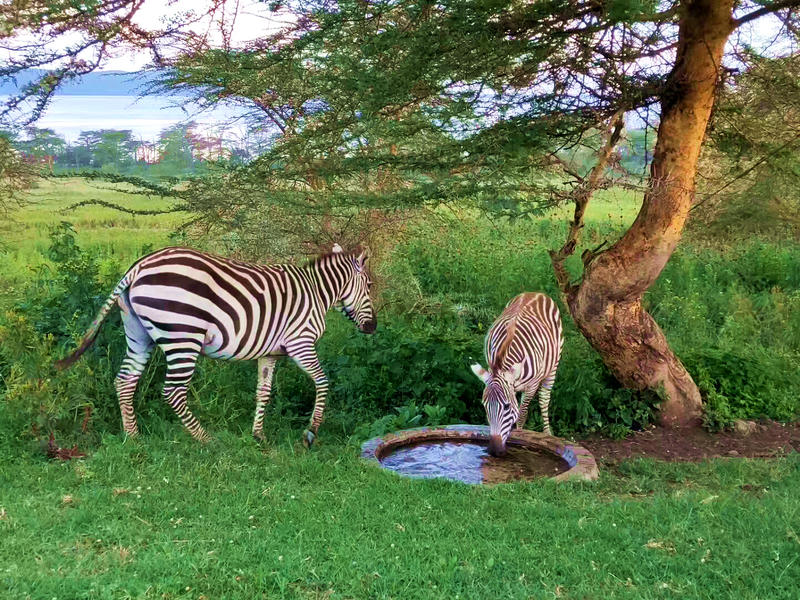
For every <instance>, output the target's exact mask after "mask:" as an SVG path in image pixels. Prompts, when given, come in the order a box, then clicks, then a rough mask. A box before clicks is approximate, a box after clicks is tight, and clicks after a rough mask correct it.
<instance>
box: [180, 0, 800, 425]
mask: <svg viewBox="0 0 800 600" xmlns="http://www.w3.org/2000/svg"><path fill="white" fill-rule="evenodd" d="M798 4H800V3H798V2H797V1H796V0H781V1H776V2H772V3H758V4H757V3H748V2H742V3H737V5H734V2H733V0H688V1H674V2H647V1H644V2H640V1H635V0H634V1H628V0H611V1H607V2H600V3H598V2H594V1H586V2H569V3H566V2H560V1H557V0H554V1H549V2H548V1H545V2H534V3H524V4H518V3H510V2H509V3H507V2H463V1H461V2H440V3H435V4H434V3H430V2H419V1H417V2H410V1H409V2H402V1H401V2H394V1H393V2H372V3H363V2H338V3H329V2H320V3H311V4H310V5H308V4H305V5H301V6H299V7H298V19H297V22H298V23H303V24H304V27H303V29H302V31H298V29H297V28H295V29H293V30H292V31H291V32H289V33H287V35H285V36H284V37H283V38H281V39H280V40H278V41H275V42H274V44H273V46H272V47H269V48H260V49H252V50H250V51H246V52H239V51H237V52H231V51H224V50H223V51H211V52H206V53H204V54H203V55H201V56H193V57H187V58H186V59H184V60H182V61H179V62H177V63H176V64H175V70H174V71H173V73H172V76H171V78H170V79H169V80H168V82H167V83H168V84H169V85H171V86H173V87H180V86H192V87H197V88H200V89H204V90H205V93H208V92H209V91H211V92H212V93H213V94H216V95H217V96H218V97H225V96H226V95H236V96H238V97H245V98H250V99H251V100H252V101H253V102H254V103H256V104H258V105H259V106H261V107H262V108H263V109H264V110H265V111H266V112H267V114H268V116H269V118H276V117H275V115H277V118H282V119H284V120H283V125H285V126H286V127H291V128H292V131H291V133H292V135H290V136H287V137H286V138H285V139H283V140H282V141H281V142H280V143H279V144H278V145H277V146H276V148H275V149H273V151H272V152H269V153H267V155H266V158H265V160H266V161H268V164H269V165H273V164H274V163H275V161H276V160H278V159H280V160H281V161H282V164H283V165H284V167H283V174H284V175H285V173H286V171H287V170H292V169H295V170H296V172H297V173H298V174H299V172H300V171H304V172H306V173H308V171H313V173H314V176H315V177H318V178H321V179H322V180H324V181H327V182H329V183H330V182H333V183H335V182H336V181H337V180H338V181H339V182H342V181H343V178H346V177H347V175H348V174H353V173H363V172H371V173H377V172H378V169H379V168H380V167H382V166H384V167H385V166H387V165H388V166H389V167H391V168H392V169H393V170H394V171H395V172H396V173H398V174H399V177H398V184H399V185H398V186H397V187H396V189H395V193H396V194H397V196H398V197H401V198H404V199H405V200H406V201H408V200H409V199H410V198H413V197H414V193H418V194H420V195H422V196H424V197H425V199H427V200H430V199H431V198H434V199H437V198H438V199H444V198H447V197H449V196H451V195H452V194H454V193H455V194H460V195H468V196H471V197H472V198H475V197H476V196H477V197H479V198H480V197H481V196H484V197H485V196H487V195H488V196H491V197H493V198H494V199H495V200H498V199H501V200H503V201H508V200H511V201H513V200H515V199H516V198H519V194H520V193H522V195H523V196H525V197H527V198H531V197H533V198H534V199H536V200H538V201H540V202H541V201H547V200H548V199H549V198H552V192H553V190H552V187H549V186H547V185H545V186H538V187H537V185H536V180H535V176H534V175H533V174H532V173H531V167H532V166H533V167H535V168H536V169H535V170H536V171H537V172H540V171H539V170H538V169H540V168H541V166H542V164H543V162H546V161H544V160H543V157H545V156H547V155H548V154H550V155H551V156H552V155H553V154H556V152H555V151H556V150H558V149H559V148H561V147H564V146H565V145H569V144H574V143H576V142H577V141H578V140H580V138H581V137H582V136H584V135H586V133H587V132H588V131H589V130H590V129H592V128H597V127H598V126H600V127H604V128H605V127H607V128H608V131H609V133H608V142H607V143H606V144H605V145H604V146H603V147H602V148H601V150H600V153H599V155H598V156H599V164H598V167H597V168H595V169H594V170H593V171H592V172H591V174H590V175H589V176H587V177H581V178H579V181H578V187H577V188H576V189H575V191H574V193H573V194H572V197H573V199H574V200H575V201H576V215H575V219H574V220H573V222H572V224H571V228H570V234H569V237H568V240H567V242H566V244H565V245H564V247H562V248H561V249H560V250H558V251H556V252H553V253H552V258H553V264H554V269H555V272H556V277H557V280H558V282H559V285H560V287H561V289H562V291H563V293H564V296H565V299H566V303H567V305H568V307H569V311H570V313H571V315H572V317H573V319H574V320H575V322H576V324H577V326H578V328H579V329H580V330H581V332H582V333H583V334H584V335H585V337H586V338H587V339H588V341H589V342H590V343H591V345H592V346H593V347H594V348H595V349H596V350H597V351H598V352H599V353H600V355H601V356H602V358H603V360H604V362H605V364H606V365H607V366H608V367H609V369H610V370H611V371H612V372H613V373H614V375H615V376H616V377H617V378H618V379H619V380H620V381H621V382H622V383H623V384H624V385H626V386H628V387H632V388H636V389H656V390H661V392H662V395H663V398H664V402H663V404H662V407H661V408H662V422H663V423H664V424H667V425H684V424H689V423H693V422H696V421H697V417H698V416H699V414H700V411H701V398H700V394H699V391H698V389H697V386H696V385H695V383H694V381H693V380H692V378H691V376H690V375H689V373H688V372H687V371H686V369H685V368H684V366H683V365H682V364H681V362H680V360H679V359H678V358H677V357H676V356H675V354H674V353H673V352H672V351H671V349H670V347H669V344H668V343H667V340H666V338H665V336H664V333H663V332H662V331H661V329H660V328H659V327H658V325H657V324H656V322H655V321H654V320H653V319H652V317H651V316H650V315H649V314H648V313H647V311H646V310H645V309H644V308H643V306H642V298H643V295H644V293H645V291H646V290H647V289H648V288H649V287H650V286H651V285H652V284H653V282H654V281H655V280H656V278H657V277H658V276H659V274H660V273H661V271H662V269H663V268H664V265H665V264H666V262H667V261H668V259H669V257H670V256H671V254H672V252H673V251H674V249H675V247H676V245H677V244H678V242H679V240H680V237H681V233H682V231H683V228H684V224H685V222H686V219H687V217H688V215H689V211H690V208H691V206H692V202H693V199H694V189H695V176H696V172H697V162H698V156H699V153H700V149H701V146H702V142H703V139H704V135H705V130H706V125H707V123H708V120H709V116H710V113H711V110H712V106H713V104H714V99H715V94H716V92H717V90H718V88H719V85H720V81H721V77H722V75H723V73H724V68H725V48H726V44H727V43H728V41H729V38H730V36H731V34H732V33H733V32H734V31H735V30H736V29H737V28H740V27H743V26H745V25H746V24H747V23H750V22H752V21H754V20H756V19H758V18H760V17H763V16H765V15H769V14H775V13H779V14H780V15H781V16H782V17H783V18H784V23H785V27H787V28H789V29H790V30H791V28H792V27H794V26H795V25H796V19H797V14H796V13H795V12H793V10H794V8H795V7H796V6H798ZM795 30H796V29H795ZM313 100H316V101H318V102H320V101H321V102H322V103H323V108H322V109H320V110H319V111H318V112H316V113H314V114H309V112H308V111H307V110H306V107H308V106H309V105H310V104H309V103H310V102H311V101H313ZM648 108H653V109H654V110H655V111H656V112H657V113H658V114H659V126H658V138H657V139H658V141H657V143H656V146H655V150H654V156H653V161H652V164H651V171H650V177H649V180H648V184H647V188H646V191H645V194H644V199H643V202H642V206H641V210H640V212H639V214H638V216H637V218H636V220H635V221H634V223H633V225H632V226H631V227H630V229H628V231H627V232H625V234H624V235H623V236H622V237H621V238H620V239H619V240H618V241H616V242H615V243H614V244H612V245H611V246H610V247H609V248H607V249H605V250H603V251H596V252H592V251H585V252H584V253H583V264H584V269H583V273H582V274H581V276H580V278H579V279H578V281H577V282H574V283H573V282H571V281H570V274H569V273H568V272H567V270H566V268H565V266H564V262H565V259H566V258H567V257H568V256H569V255H570V254H571V253H572V252H574V250H575V248H576V247H577V245H578V244H579V238H580V230H581V228H582V227H583V217H582V215H583V211H584V210H585V207H586V203H587V202H588V200H589V197H590V196H591V192H592V191H593V189H595V188H596V187H597V186H598V185H599V181H600V180H601V179H602V177H603V167H604V166H605V163H606V162H607V160H608V159H609V157H610V155H611V150H612V148H613V146H614V144H615V143H616V141H617V139H618V138H619V134H620V128H621V115H622V114H623V113H625V112H629V111H633V110H637V109H648ZM284 115H288V117H284ZM442 132H446V133H447V135H441V134H442ZM267 170H270V171H273V172H274V169H267ZM344 181H345V182H346V181H347V180H346V179H345V180H344ZM344 189H346V183H345V184H344ZM354 192H355V191H354V190H351V196H352V194H353V193H354ZM361 195H362V196H364V193H363V192H362V193H361ZM381 197H382V198H383V199H384V201H386V198H387V194H386V191H385V190H384V191H383V193H382V194H381ZM417 199H419V197H417ZM501 204H502V202H501Z"/></svg>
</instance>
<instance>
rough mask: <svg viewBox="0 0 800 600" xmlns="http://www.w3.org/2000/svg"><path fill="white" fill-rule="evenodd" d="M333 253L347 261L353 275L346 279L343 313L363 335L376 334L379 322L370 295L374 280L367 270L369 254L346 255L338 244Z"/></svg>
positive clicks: (364, 252)
mask: <svg viewBox="0 0 800 600" xmlns="http://www.w3.org/2000/svg"><path fill="white" fill-rule="evenodd" d="M333 251H334V253H336V254H340V255H341V256H342V257H343V258H344V259H345V260H346V261H347V262H346V266H347V269H348V271H351V273H352V275H351V276H350V277H349V278H347V279H346V281H345V285H344V288H343V289H342V296H341V301H342V312H343V313H344V315H345V316H346V317H347V318H348V319H350V320H351V321H353V322H354V323H355V324H356V326H357V327H358V329H359V330H360V331H362V332H363V333H375V328H376V327H377V326H378V320H377V318H376V317H375V308H374V307H373V306H372V298H371V297H370V295H369V293H370V287H371V286H372V279H370V276H369V270H368V269H367V259H369V254H368V253H367V251H366V250H361V251H360V252H359V251H358V250H356V251H355V252H352V253H347V254H345V253H344V252H342V250H341V247H340V246H339V245H338V244H336V245H335V246H334V249H333Z"/></svg>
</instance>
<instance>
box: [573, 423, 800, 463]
mask: <svg viewBox="0 0 800 600" xmlns="http://www.w3.org/2000/svg"><path fill="white" fill-rule="evenodd" d="M579 441H580V443H581V444H582V445H583V446H584V447H585V448H586V449H587V450H589V452H591V453H592V454H593V455H594V457H595V459H596V460H597V461H598V462H600V461H603V462H609V461H610V462H616V461H618V460H622V459H626V458H636V457H649V458H657V459H659V460H672V461H700V460H705V459H708V458H721V457H724V458H731V457H747V458H770V457H775V456H782V455H784V454H788V453H790V452H800V423H790V424H788V425H784V424H783V423H776V422H774V421H761V422H759V423H756V424H755V426H754V427H752V431H751V432H750V433H747V434H743V433H737V432H729V431H725V432H721V433H709V432H707V431H706V430H704V429H663V428H661V427H653V428H651V429H648V430H645V431H638V432H635V433H633V434H632V435H630V436H628V437H627V438H625V439H624V440H612V439H608V438H603V437H599V436H591V437H588V438H586V439H582V440H579Z"/></svg>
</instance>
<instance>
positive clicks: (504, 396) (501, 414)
mask: <svg viewBox="0 0 800 600" xmlns="http://www.w3.org/2000/svg"><path fill="white" fill-rule="evenodd" d="M521 369H522V365H515V366H514V367H513V368H512V369H505V370H494V369H493V370H492V371H487V370H486V369H484V368H483V367H482V366H480V365H479V364H478V363H475V364H473V365H472V372H473V373H475V375H477V376H478V378H479V379H480V380H481V381H483V383H484V384H485V385H486V387H485V388H484V390H483V406H484V408H485V409H486V418H487V420H488V421H489V434H490V436H491V437H490V438H489V454H491V455H492V456H503V455H504V454H505V453H506V442H507V441H508V436H509V435H511V430H512V429H514V425H515V424H516V422H517V419H518V418H519V404H518V403H517V393H516V391H515V390H514V383H515V382H516V380H517V379H518V378H519V375H520V371H521Z"/></svg>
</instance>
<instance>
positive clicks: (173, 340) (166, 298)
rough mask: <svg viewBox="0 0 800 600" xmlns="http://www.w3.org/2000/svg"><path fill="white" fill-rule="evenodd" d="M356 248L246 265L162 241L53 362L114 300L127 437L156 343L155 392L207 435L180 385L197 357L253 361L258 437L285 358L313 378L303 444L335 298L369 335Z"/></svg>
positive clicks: (366, 284) (314, 421) (320, 382)
mask: <svg viewBox="0 0 800 600" xmlns="http://www.w3.org/2000/svg"><path fill="white" fill-rule="evenodd" d="M366 261H367V254H366V252H363V251H362V252H359V251H355V252H348V253H345V252H342V251H341V248H339V247H338V245H337V246H335V247H334V251H333V252H331V253H330V254H326V255H324V256H321V257H319V258H317V259H316V260H314V261H312V262H310V263H309V264H308V265H306V266H304V267H296V266H293V265H269V266H265V265H256V264H250V263H245V262H240V261H235V260H231V259H227V258H223V257H221V256H215V255H213V254H207V253H204V252H198V251H196V250H191V249H188V248H165V249H163V250H159V251H158V252H155V253H153V254H150V255H149V256H146V257H144V258H142V259H140V260H139V261H138V262H137V263H135V264H134V265H133V266H132V267H131V268H130V270H128V272H127V273H126V274H125V276H124V277H123V278H122V280H121V281H120V282H119V284H118V285H117V286H116V288H115V289H114V291H113V292H112V294H111V296H109V298H108V300H107V301H106V303H105V305H104V306H103V308H102V309H101V310H100V313H99V314H98V316H97V318H96V319H95V320H94V322H93V323H92V326H91V327H90V329H89V331H88V332H87V334H86V336H85V337H84V339H83V342H82V344H81V346H80V347H79V348H78V350H76V351H75V353H73V354H72V355H70V356H69V357H67V358H65V359H63V360H61V361H58V363H56V366H58V367H59V368H63V367H67V366H69V365H70V364H72V363H73V362H75V360H77V359H78V357H79V356H80V355H81V354H82V353H83V352H84V351H85V350H86V349H87V348H88V347H89V346H90V345H91V344H92V342H93V341H94V338H95V337H96V336H97V332H98V331H99V329H100V325H101V324H102V322H103V320H104V319H105V317H106V315H107V314H108V312H109V311H110V310H111V308H112V307H113V306H114V303H115V302H116V303H117V304H119V306H120V308H121V310H122V321H123V325H124V327H125V335H126V338H127V341H128V351H127V356H126V358H125V359H124V361H123V363H122V367H121V369H120V371H119V374H118V375H117V380H116V387H117V393H118V396H119V403H120V409H121V411H122V422H123V426H124V429H125V431H126V432H127V433H128V434H129V435H132V436H133V435H137V434H138V427H137V425H136V417H135V414H134V411H133V403H132V399H133V394H134V391H135V389H136V384H137V383H138V381H139V377H140V376H141V374H142V372H143V371H144V368H145V365H146V364H147V361H148V359H149V357H150V354H151V353H152V351H153V348H154V347H155V346H156V345H158V346H159V347H160V348H161V349H162V350H163V351H164V354H165V355H166V358H167V374H166V381H165V384H164V397H165V399H166V401H167V402H168V403H169V404H170V405H171V406H172V408H173V409H174V410H175V412H176V413H177V414H178V416H180V418H181V420H182V421H183V423H184V425H185V426H186V427H187V429H189V431H190V432H191V434H192V435H193V436H194V437H195V438H197V439H200V440H205V439H207V438H208V435H207V434H206V432H205V430H204V429H203V427H202V426H201V425H200V423H199V422H198V421H197V419H196V418H195V417H194V415H192V413H191V412H190V411H189V409H188V407H187V406H186V395H187V391H188V384H189V381H190V380H191V378H192V375H193V374H194V370H195V366H196V364H197V359H198V358H199V356H200V355H201V354H202V355H205V356H209V357H212V358H223V359H229V360H251V359H258V387H257V391H256V414H255V419H254V421H253V435H254V436H255V437H256V438H259V439H263V435H264V434H263V419H264V411H265V408H266V405H267V403H268V402H269V396H270V390H271V386H272V374H273V372H274V367H275V361H276V360H277V359H278V357H280V356H283V355H288V356H290V357H291V358H292V359H294V360H295V362H296V363H297V364H298V365H299V366H300V367H301V368H302V369H303V370H304V371H305V372H306V373H307V374H308V375H309V377H311V378H312V379H313V380H314V385H315V387H316V400H315V404H314V411H313V413H312V416H311V423H310V425H309V429H308V430H307V431H306V432H305V433H304V442H305V443H306V444H309V445H310V444H311V443H312V442H313V441H314V438H315V437H316V434H317V430H318V429H319V426H320V424H321V422H322V416H323V412H324V409H325V398H326V396H327V390H328V380H327V378H326V377H325V373H324V372H323V370H322V367H321V366H320V363H319V359H318V358H317V353H316V350H315V348H314V345H315V343H316V341H317V340H318V339H319V338H320V336H321V335H322V333H323V332H324V331H325V314H326V313H327V312H328V310H329V309H330V308H331V307H332V306H334V305H336V304H340V305H341V306H342V310H343V312H344V314H345V315H346V316H347V317H348V318H349V319H350V320H352V321H353V322H355V323H356V325H357V326H358V328H359V329H360V330H361V331H363V332H364V333H373V332H374V331H375V327H376V319H375V312H374V309H373V307H372V301H371V299H370V295H369V291H370V285H371V281H370V279H369V274H368V271H367V269H366Z"/></svg>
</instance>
